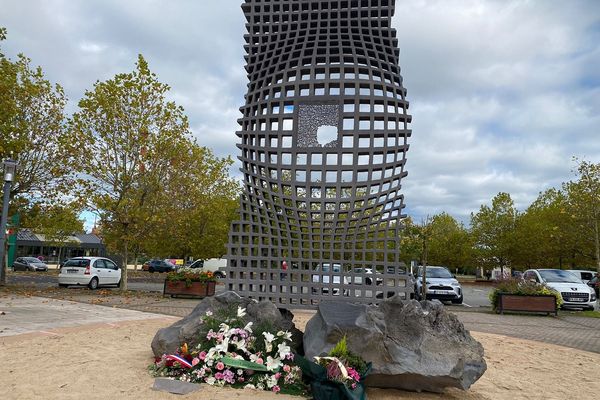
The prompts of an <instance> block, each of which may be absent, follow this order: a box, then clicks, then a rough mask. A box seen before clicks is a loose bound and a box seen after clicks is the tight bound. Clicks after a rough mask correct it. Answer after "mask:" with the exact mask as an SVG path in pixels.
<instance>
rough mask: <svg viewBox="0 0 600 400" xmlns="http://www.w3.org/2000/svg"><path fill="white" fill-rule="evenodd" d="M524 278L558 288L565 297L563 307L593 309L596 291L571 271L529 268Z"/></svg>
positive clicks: (563, 297)
mask: <svg viewBox="0 0 600 400" xmlns="http://www.w3.org/2000/svg"><path fill="white" fill-rule="evenodd" d="M523 279H525V280H534V281H536V282H538V283H544V284H546V286H548V287H549V288H551V289H554V290H556V291H557V292H558V293H560V295H561V296H562V299H563V305H562V307H563V308H573V307H574V308H584V309H589V310H593V309H594V306H595V304H596V292H594V289H592V288H591V287H589V286H588V285H586V284H585V283H583V282H582V281H581V279H579V278H578V277H577V276H575V275H574V274H573V273H571V272H569V271H565V270H562V269H528V270H527V271H525V273H524V274H523Z"/></svg>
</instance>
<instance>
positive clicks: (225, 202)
mask: <svg viewBox="0 0 600 400" xmlns="http://www.w3.org/2000/svg"><path fill="white" fill-rule="evenodd" d="M181 156H182V157H183V159H184V160H185V164H186V168H184V169H182V170H180V171H179V173H178V174H177V175H175V176H173V178H172V179H171V180H170V182H169V189H168V190H166V191H164V192H163V193H162V194H161V196H162V197H164V198H163V199H162V200H161V203H162V204H164V208H163V209H162V210H161V213H160V215H157V216H156V218H154V219H153V220H152V221H149V224H148V227H152V228H151V229H150V231H149V232H148V233H147V234H146V236H145V237H143V238H140V244H141V248H142V249H144V250H145V251H146V252H147V253H151V254H154V255H161V256H167V255H174V256H177V257H182V258H187V257H189V256H194V257H195V258H204V259H206V258H213V257H222V256H223V255H224V254H225V253H226V244H227V240H228V236H229V227H230V224H231V221H232V220H233V219H234V218H236V217H237V212H236V211H237V208H238V203H239V185H238V183H237V182H236V181H235V180H234V179H232V178H230V177H229V174H228V170H229V167H230V166H231V164H232V160H231V159H230V158H218V157H215V156H214V154H213V153H212V151H210V150H209V149H207V148H206V147H201V146H199V145H197V144H195V143H193V144H191V145H190V147H189V148H188V149H187V151H186V152H185V153H184V154H182V155H181ZM165 238H170V240H165Z"/></svg>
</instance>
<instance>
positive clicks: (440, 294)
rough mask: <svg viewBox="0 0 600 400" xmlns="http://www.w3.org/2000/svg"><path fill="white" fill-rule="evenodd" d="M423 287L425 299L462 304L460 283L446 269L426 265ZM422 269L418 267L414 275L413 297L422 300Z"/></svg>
mask: <svg viewBox="0 0 600 400" xmlns="http://www.w3.org/2000/svg"><path fill="white" fill-rule="evenodd" d="M425 279H426V282H425V285H426V287H427V299H428V300H429V299H438V300H440V301H451V302H452V303H453V304H462V302H463V292H462V287H461V286H460V283H459V282H458V280H456V278H455V277H454V275H452V274H451V273H450V271H449V270H448V268H446V267H439V266H434V265H428V266H427V271H426V272H425ZM422 288H423V267H422V266H420V267H419V268H418V270H417V274H416V282H415V297H416V298H417V299H418V300H422V297H423V296H422V295H421V293H422V290H423V289H422Z"/></svg>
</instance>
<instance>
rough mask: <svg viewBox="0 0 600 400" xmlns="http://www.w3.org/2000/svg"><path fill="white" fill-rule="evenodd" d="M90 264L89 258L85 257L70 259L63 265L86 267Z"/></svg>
mask: <svg viewBox="0 0 600 400" xmlns="http://www.w3.org/2000/svg"><path fill="white" fill-rule="evenodd" d="M88 265H90V260H85V259H81V258H80V259H71V260H69V261H67V262H66V263H65V265H64V266H65V267H87V266H88Z"/></svg>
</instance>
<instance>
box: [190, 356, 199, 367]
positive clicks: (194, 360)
mask: <svg viewBox="0 0 600 400" xmlns="http://www.w3.org/2000/svg"><path fill="white" fill-rule="evenodd" d="M199 362H200V359H199V358H198V357H194V359H193V360H192V365H194V366H195V365H198V363H199Z"/></svg>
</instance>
